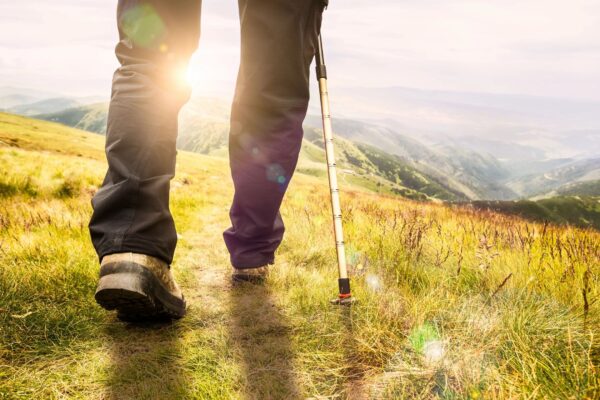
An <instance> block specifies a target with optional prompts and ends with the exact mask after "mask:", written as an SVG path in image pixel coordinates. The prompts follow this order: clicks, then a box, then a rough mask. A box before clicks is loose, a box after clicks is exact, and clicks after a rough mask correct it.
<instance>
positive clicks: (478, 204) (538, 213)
mask: <svg viewBox="0 0 600 400" xmlns="http://www.w3.org/2000/svg"><path fill="white" fill-rule="evenodd" d="M470 204H471V205H472V206H474V207H475V208H478V209H489V210H494V211H497V212H502V213H506V214H513V215H518V216H520V217H522V218H527V219H531V220H534V221H540V222H543V221H547V222H551V223H554V224H559V225H566V224H571V225H575V226H579V227H582V228H588V227H590V228H594V229H597V230H600V197H574V196H557V197H552V198H548V199H541V200H536V201H533V200H518V201H473V202H471V203H470Z"/></svg>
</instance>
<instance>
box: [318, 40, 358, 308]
mask: <svg viewBox="0 0 600 400" xmlns="http://www.w3.org/2000/svg"><path fill="white" fill-rule="evenodd" d="M315 57H316V59H317V79H318V80H319V93H320V95H321V116H322V119H323V138H324V140H325V154H326V156H327V175H328V177H329V190H330V193H331V209H332V211H333V228H334V231H335V243H336V251H337V261H338V270H339V280H338V283H339V289H340V294H339V296H338V298H337V299H334V300H332V301H331V303H332V304H342V305H348V304H352V302H353V301H354V300H353V298H352V293H351V292H350V279H349V278H348V268H347V265H346V253H345V251H344V232H343V227H342V209H341V206H340V190H339V188H338V182H337V174H336V168H335V167H336V165H335V155H334V151H333V129H332V127H331V114H330V110H329V93H328V90H327V67H326V66H325V56H324V54H323V41H322V39H321V35H319V38H318V45H317V54H316V55H315Z"/></svg>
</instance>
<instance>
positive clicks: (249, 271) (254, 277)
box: [231, 264, 269, 283]
mask: <svg viewBox="0 0 600 400" xmlns="http://www.w3.org/2000/svg"><path fill="white" fill-rule="evenodd" d="M268 275H269V264H267V265H263V266H261V267H257V268H246V269H237V268H235V267H234V268H233V273H232V274H231V280H232V281H233V282H234V283H239V282H251V283H263V282H264V281H265V279H266V278H267V276H268Z"/></svg>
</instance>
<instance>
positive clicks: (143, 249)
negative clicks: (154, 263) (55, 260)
mask: <svg viewBox="0 0 600 400" xmlns="http://www.w3.org/2000/svg"><path fill="white" fill-rule="evenodd" d="M323 4H324V3H323V0H270V1H262V0H239V7H240V21H241V33H242V49H241V64H240V70H239V74H238V82H237V87H236V94H235V98H234V101H233V105H232V112H231V132H230V144H229V150H230V165H231V173H232V178H233V182H234V187H235V196H234V199H233V204H232V206H231V211H230V217H231V223H232V226H231V228H229V229H228V230H226V231H225V232H224V239H225V243H226V245H227V248H228V249H229V252H230V255H231V262H232V264H233V265H234V266H235V267H237V268H252V267H257V266H260V265H264V264H267V263H270V262H273V260H274V253H275V250H276V249H277V248H278V246H279V244H280V243H281V240H282V238H283V233H284V225H283V221H282V219H281V215H280V213H279V207H280V205H281V202H282V199H283V196H284V194H285V191H286V189H287V186H288V184H289V182H290V179H291V178H292V175H293V173H294V169H295V167H296V163H297V160H298V154H299V151H300V146H301V142H302V135H303V132H302V122H303V120H304V117H305V115H306V109H307V106H308V100H309V76H310V71H309V66H310V63H311V61H312V59H313V55H314V52H315V46H316V40H317V35H318V31H319V29H320V23H321V14H322V11H323ZM200 9H201V1H200V0H174V1H164V0H120V1H119V5H118V25H119V34H120V42H119V44H118V45H117V48H116V54H117V57H118V59H119V61H120V63H121V67H120V68H119V69H118V70H117V71H116V72H115V76H114V80H113V90H112V97H111V104H110V109H109V116H108V130H107V137H106V155H107V159H108V164H109V168H108V172H107V174H106V177H105V180H104V183H103V185H102V187H101V188H100V190H99V191H98V193H97V194H96V195H95V196H94V199H93V200H92V205H93V208H94V214H93V216H92V219H91V221H90V233H91V237H92V242H93V244H94V246H95V248H96V251H97V252H98V255H99V257H100V258H102V257H103V256H105V255H108V254H112V253H117V252H129V251H132V252H137V253H143V254H148V255H152V256H155V257H159V258H161V259H163V260H165V261H166V262H168V263H171V261H172V259H173V254H174V251H175V246H176V242H177V234H176V230H175V224H174V222H173V217H172V216H171V213H170V210H169V188H170V181H171V179H172V178H173V176H174V174H175V157H176V153H177V151H176V149H175V146H176V139H177V116H178V113H179V110H180V109H181V107H182V106H183V105H184V104H185V102H186V101H187V100H188V99H189V89H188V88H186V87H184V86H181V84H180V83H179V81H178V79H177V78H176V75H177V74H178V72H179V71H181V70H182V69H184V68H185V67H186V65H187V63H188V61H189V58H190V57H191V55H192V53H193V52H194V51H195V49H196V47H197V43H198V39H199V36H200Z"/></svg>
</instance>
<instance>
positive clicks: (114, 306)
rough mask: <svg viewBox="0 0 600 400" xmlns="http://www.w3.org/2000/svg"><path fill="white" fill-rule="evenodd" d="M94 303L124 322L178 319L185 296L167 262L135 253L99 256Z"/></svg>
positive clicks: (183, 311) (182, 312)
mask: <svg viewBox="0 0 600 400" xmlns="http://www.w3.org/2000/svg"><path fill="white" fill-rule="evenodd" d="M95 298H96V302H97V303H98V304H100V305H101V306H102V307H103V308H105V309H107V310H117V317H118V318H119V319H121V320H124V321H144V320H155V319H172V318H176V319H178V318H181V317H183V316H184V315H185V307H186V303H185V298H184V297H183V294H182V293H181V289H180V288H179V286H178V285H177V282H175V279H173V275H172V274H171V270H170V268H169V266H168V265H167V263H165V262H164V261H162V260H159V259H158V258H155V257H151V256H147V255H144V254H136V253H120V254H111V255H108V256H105V257H103V258H102V264H101V267H100V282H98V288H97V289H96V295H95Z"/></svg>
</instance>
